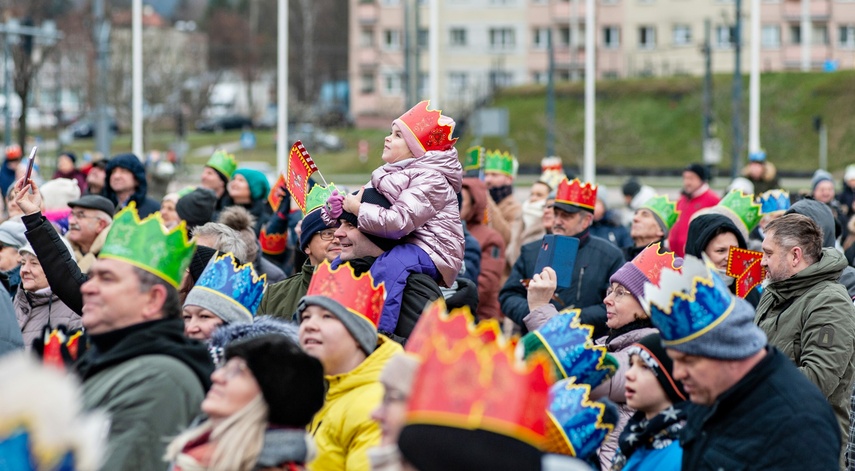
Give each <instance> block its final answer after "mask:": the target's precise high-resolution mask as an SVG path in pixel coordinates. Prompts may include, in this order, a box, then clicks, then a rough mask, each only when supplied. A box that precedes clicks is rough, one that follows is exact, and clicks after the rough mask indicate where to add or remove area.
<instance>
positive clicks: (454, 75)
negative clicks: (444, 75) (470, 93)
mask: <svg viewBox="0 0 855 471" xmlns="http://www.w3.org/2000/svg"><path fill="white" fill-rule="evenodd" d="M468 81H469V77H468V76H467V75H466V72H451V73H449V74H448V87H449V88H448V91H449V95H451V96H454V97H463V96H465V95H466V88H467V87H468V86H469V84H468V83H467V82H468Z"/></svg>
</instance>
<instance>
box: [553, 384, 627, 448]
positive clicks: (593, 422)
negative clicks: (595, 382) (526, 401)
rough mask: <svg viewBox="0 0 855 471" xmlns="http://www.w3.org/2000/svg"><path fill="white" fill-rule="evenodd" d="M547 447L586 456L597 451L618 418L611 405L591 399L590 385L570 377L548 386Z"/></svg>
mask: <svg viewBox="0 0 855 471" xmlns="http://www.w3.org/2000/svg"><path fill="white" fill-rule="evenodd" d="M549 393H550V401H549V407H548V408H547V411H546V415H547V420H546V436H547V443H546V451H547V452H550V453H558V454H561V455H568V456H575V457H576V458H579V459H583V460H586V459H588V458H589V457H591V456H592V455H593V454H594V453H596V452H597V449H599V447H600V445H601V444H602V443H603V440H605V438H606V435H608V434H609V433H611V432H612V430H614V427H615V422H616V420H615V419H617V411H616V410H614V409H612V410H611V411H609V410H607V409H608V408H609V407H612V408H614V406H613V405H611V404H607V403H605V402H602V401H594V400H591V399H590V395H591V386H589V385H587V384H576V383H574V382H573V381H572V380H570V379H565V380H562V381H559V382H557V383H555V385H553V386H552V388H550V391H549Z"/></svg>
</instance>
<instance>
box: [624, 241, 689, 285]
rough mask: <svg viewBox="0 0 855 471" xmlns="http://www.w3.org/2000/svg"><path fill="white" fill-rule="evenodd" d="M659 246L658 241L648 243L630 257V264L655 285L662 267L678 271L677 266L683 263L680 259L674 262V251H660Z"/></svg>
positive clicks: (660, 246)
mask: <svg viewBox="0 0 855 471" xmlns="http://www.w3.org/2000/svg"><path fill="white" fill-rule="evenodd" d="M661 248H662V244H661V243H660V242H657V243H655V244H650V245H648V246H647V248H645V249H644V250H642V251H641V253H639V254H638V255H636V256H635V258H633V259H632V264H633V265H635V267H636V268H638V270H639V271H640V272H641V273H642V274H643V275H644V277H645V278H647V280H648V281H649V282H650V283H653V284H654V285H656V286H659V278H661V277H662V270H663V269H665V268H667V269H669V270H674V271H680V268H679V266H680V265H682V264H683V262H682V259H681V260H680V263H679V264H678V263H676V259H675V258H674V252H668V251H665V252H660V250H661Z"/></svg>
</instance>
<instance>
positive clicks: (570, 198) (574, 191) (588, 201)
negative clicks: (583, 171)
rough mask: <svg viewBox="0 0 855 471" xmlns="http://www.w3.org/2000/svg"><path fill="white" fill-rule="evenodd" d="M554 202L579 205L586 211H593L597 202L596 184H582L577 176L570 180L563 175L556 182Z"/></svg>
mask: <svg viewBox="0 0 855 471" xmlns="http://www.w3.org/2000/svg"><path fill="white" fill-rule="evenodd" d="M555 202H556V203H564V204H570V205H573V206H579V207H580V208H584V209H587V210H588V211H593V210H594V206H595V205H596V204H597V185H594V184H591V183H585V184H584V185H583V184H582V182H580V181H579V179H578V178H574V179H573V181H572V182H571V181H569V180H567V177H564V180H562V181H561V183H559V184H558V192H557V193H556V195H555Z"/></svg>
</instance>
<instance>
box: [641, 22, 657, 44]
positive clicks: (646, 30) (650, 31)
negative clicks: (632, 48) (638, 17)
mask: <svg viewBox="0 0 855 471" xmlns="http://www.w3.org/2000/svg"><path fill="white" fill-rule="evenodd" d="M638 47H639V48H640V49H653V48H655V47H656V27H654V26H639V27H638Z"/></svg>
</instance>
